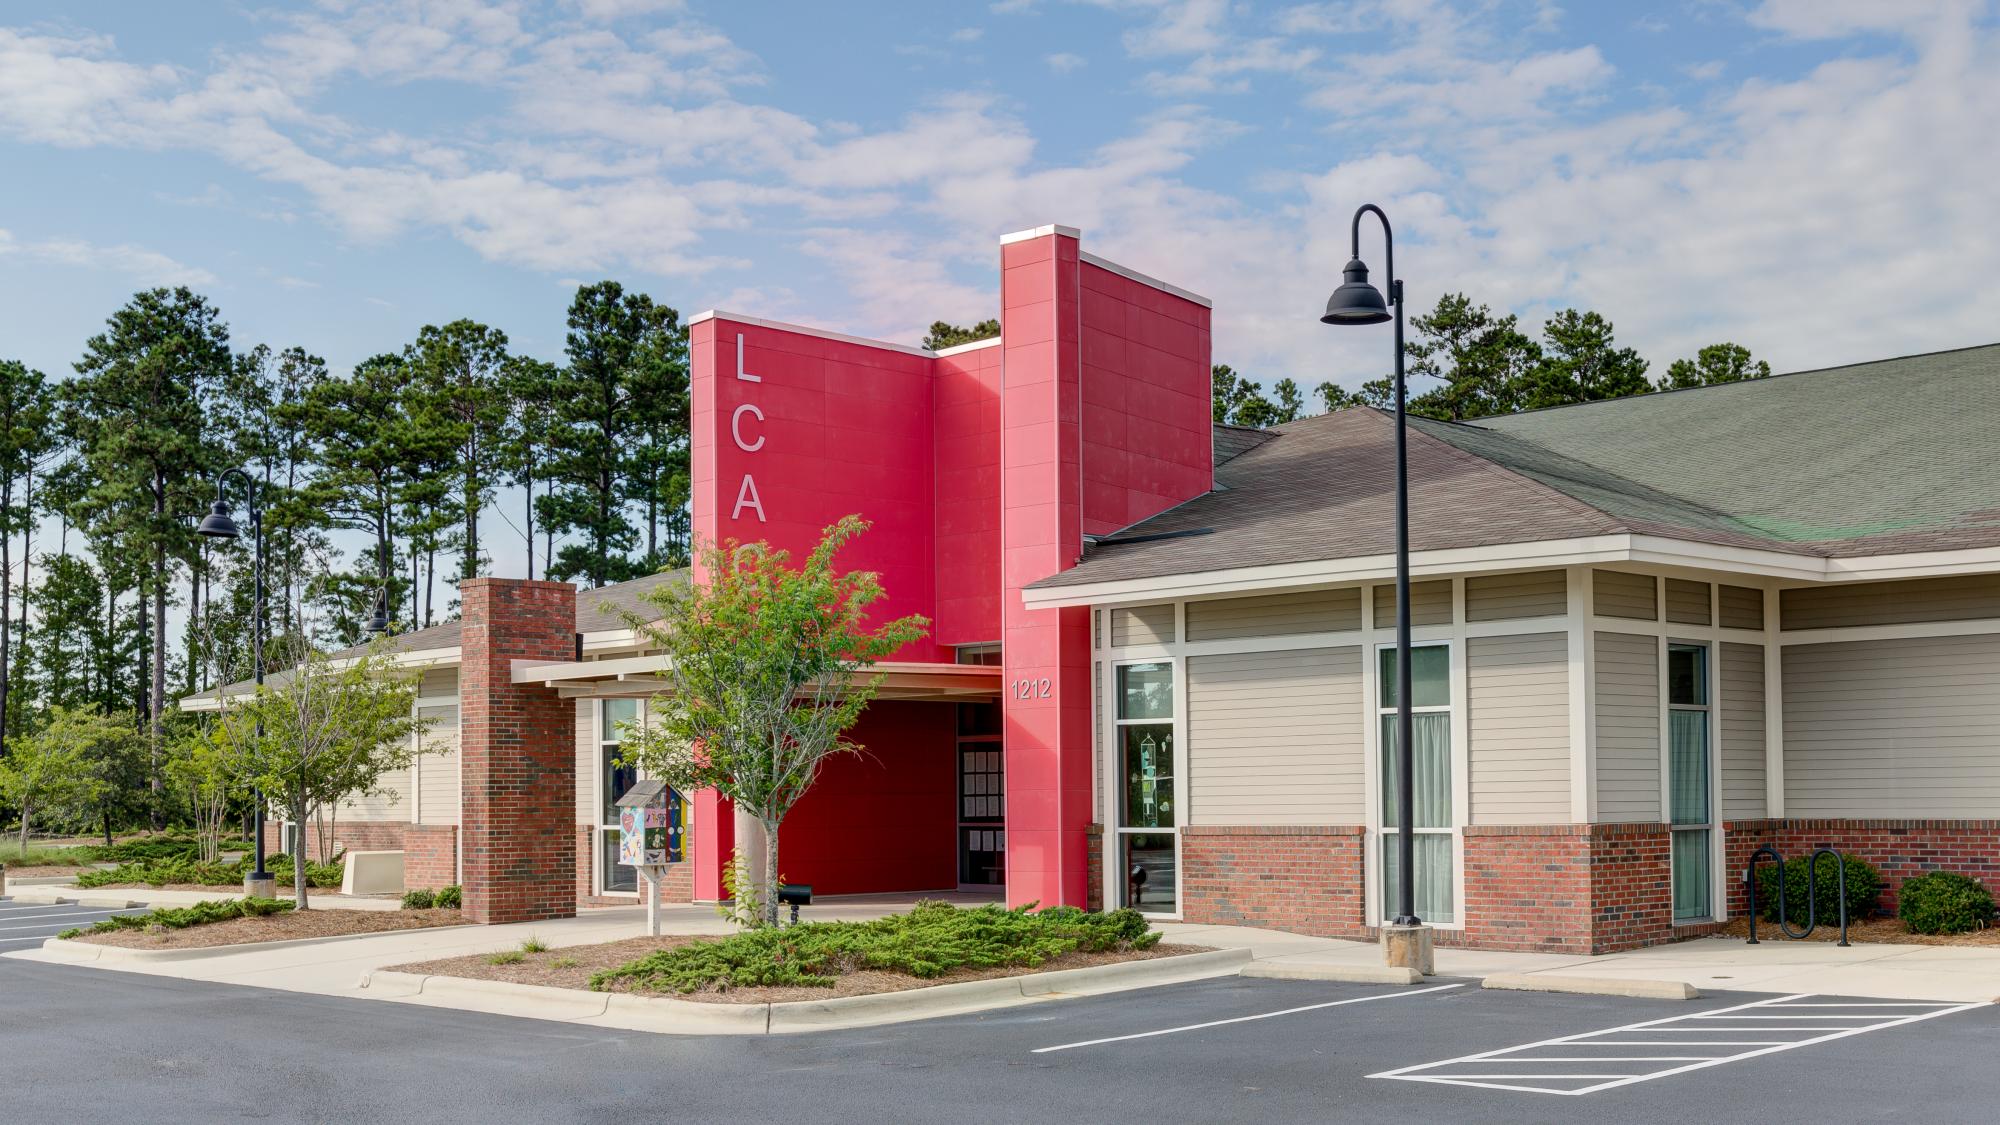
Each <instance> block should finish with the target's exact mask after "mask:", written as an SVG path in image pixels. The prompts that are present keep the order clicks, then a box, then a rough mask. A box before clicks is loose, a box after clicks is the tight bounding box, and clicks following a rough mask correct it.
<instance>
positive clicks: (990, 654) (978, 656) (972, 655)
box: [956, 641, 1000, 666]
mask: <svg viewBox="0 0 2000 1125" xmlns="http://www.w3.org/2000/svg"><path fill="white" fill-rule="evenodd" d="M956 652H957V656H958V662H959V663H960V664H986V665H992V666H998V665H999V663H1000V642H998V641H992V642H989V643H987V644H983V645H959V646H958V648H957V650H956Z"/></svg>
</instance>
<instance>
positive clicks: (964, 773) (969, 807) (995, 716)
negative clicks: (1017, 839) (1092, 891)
mask: <svg viewBox="0 0 2000 1125" xmlns="http://www.w3.org/2000/svg"><path fill="white" fill-rule="evenodd" d="M961 651H963V650H961ZM1000 724H1001V716H1000V705H999V704H998V703H961V704H959V705H958V883H959V886H960V887H962V888H971V887H997V886H1004V885H1005V884H1006V882H1007V829H1006V825H1005V821H1006V819H1007V769H1006V754H1005V751H1004V750H1003V748H1002V745H1001V739H1000Z"/></svg>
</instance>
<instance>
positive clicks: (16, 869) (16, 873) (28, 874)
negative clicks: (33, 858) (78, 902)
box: [5, 863, 97, 880]
mask: <svg viewBox="0 0 2000 1125" xmlns="http://www.w3.org/2000/svg"><path fill="white" fill-rule="evenodd" d="M5 866H6V868H7V878H8V879H10V880H11V879H41V878H47V877H51V876H56V875H62V876H75V875H81V874H83V873H84V872H86V871H95V870H97V868H95V867H78V866H75V865H73V864H72V865H67V866H65V865H62V864H54V863H52V864H49V865H48V866H46V867H32V866H28V865H26V864H20V863H9V864H6V865H5Z"/></svg>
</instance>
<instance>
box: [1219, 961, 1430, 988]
mask: <svg viewBox="0 0 2000 1125" xmlns="http://www.w3.org/2000/svg"><path fill="white" fill-rule="evenodd" d="M1242 975H1243V976H1246V977H1254V978H1257V979H1260V980H1322V981H1337V982H1340V983H1342V984H1422V983H1423V981H1424V979H1425V978H1424V975H1423V974H1422V973H1420V972H1418V971H1416V970H1415V969H1412V968H1409V967H1408V966H1405V965H1323V966H1322V965H1286V964H1283V963H1282V962H1280V963H1275V964H1274V963H1272V962H1268V961H1265V962H1258V963H1256V964H1252V965H1245V966H1243V973H1242Z"/></svg>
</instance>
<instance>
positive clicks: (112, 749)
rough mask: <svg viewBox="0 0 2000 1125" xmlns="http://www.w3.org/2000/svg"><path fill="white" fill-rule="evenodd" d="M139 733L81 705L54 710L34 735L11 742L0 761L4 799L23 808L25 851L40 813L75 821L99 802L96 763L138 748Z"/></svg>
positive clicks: (111, 716)
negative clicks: (123, 748) (128, 746)
mask: <svg viewBox="0 0 2000 1125" xmlns="http://www.w3.org/2000/svg"><path fill="white" fill-rule="evenodd" d="M138 741H139V733H138V732H137V731H136V730H134V729H132V727H131V726H130V725H129V723H127V722H123V721H121V720H120V719H119V718H118V717H117V716H113V715H106V714H103V713H101V712H98V711H88V710H84V709H83V708H78V707H55V708H52V709H51V710H50V712H49V717H48V722H47V723H45V724H43V726H42V727H41V729H40V730H37V731H35V732H34V733H33V734H28V735H21V736H16V737H14V738H12V739H9V740H8V755H7V757H6V758H5V759H4V760H0V797H5V798H6V799H7V801H8V802H9V803H10V804H13V805H15V806H16V807H18V808H19V809H20V810H21V851H22V852H23V853H25V852H26V851H27V850H28V828H29V824H30V822H31V820H32V819H33V818H34V816H35V815H36V814H37V813H40V814H43V815H44V816H54V817H62V818H69V819H75V818H78V817H80V816H82V815H84V814H85V813H86V812H87V811H88V810H89V808H90V806H91V805H92V804H94V803H95V802H96V800H97V798H98V795H99V791H100V788H101V786H102V784H103V783H102V782H100V781H99V780H98V779H97V774H96V770H95V769H94V768H93V767H94V764H95V763H96V762H97V761H98V760H99V759H101V758H106V757H111V756H115V755H116V754H117V753H118V751H119V749H120V748H121V746H123V745H126V744H136V743H138Z"/></svg>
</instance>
